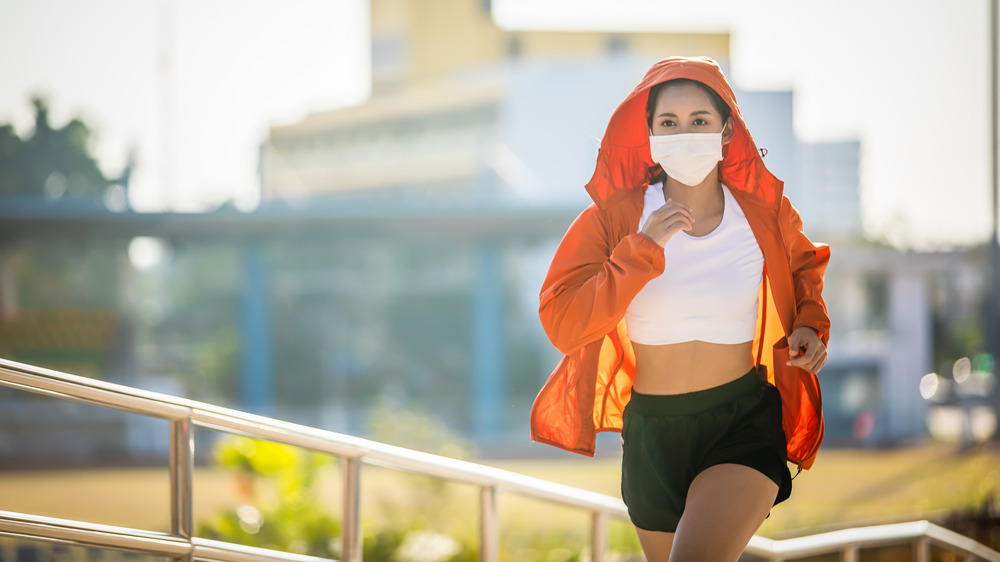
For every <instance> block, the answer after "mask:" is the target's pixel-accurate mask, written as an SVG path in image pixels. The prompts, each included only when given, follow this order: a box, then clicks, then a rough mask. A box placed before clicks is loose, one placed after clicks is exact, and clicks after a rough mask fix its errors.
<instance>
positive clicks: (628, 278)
mask: <svg viewBox="0 0 1000 562" xmlns="http://www.w3.org/2000/svg"><path fill="white" fill-rule="evenodd" d="M613 239H614V237H613V236H612V228H611V226H610V225H609V223H608V217H607V213H606V212H605V211H603V210H601V209H599V208H598V207H597V206H596V205H591V206H590V207H588V208H587V209H586V210H585V211H584V212H583V213H581V214H580V216H579V217H577V218H576V220H575V221H573V224H572V225H570V227H569V230H568V231H567V232H566V234H565V236H563V239H562V241H561V242H560V243H559V247H558V248H557V249H556V253H555V256H554V257H553V258H552V263H551V265H550V266H549V271H548V274H547V275H546V277H545V282H544V284H543V285H542V291H541V295H540V298H539V309H538V314H539V317H540V318H541V321H542V327H543V328H544V329H545V333H546V334H547V335H548V336H549V340H551V341H552V343H553V344H554V345H555V346H556V347H557V348H558V349H559V350H560V351H562V352H563V353H564V354H566V355H570V354H572V353H573V352H574V351H576V350H578V349H580V348H581V347H583V346H584V345H586V344H588V343H590V342H592V341H595V340H598V339H600V338H602V337H604V336H605V335H606V334H608V333H609V332H611V331H612V330H613V329H614V328H615V327H616V326H617V325H618V323H619V322H621V320H622V318H623V317H624V316H625V311H626V309H627V308H628V305H629V303H630V302H632V298H633V297H634V296H635V295H636V294H637V293H638V292H639V291H640V290H641V289H642V288H643V287H644V286H645V285H646V283H647V282H649V280H651V279H653V278H655V277H657V276H658V275H660V274H661V273H663V267H664V261H663V248H662V247H661V246H660V245H659V244H657V243H656V242H654V241H653V240H652V239H650V238H649V237H647V236H646V235H645V234H642V233H640V232H634V233H631V234H628V235H626V236H625V237H624V238H622V239H621V241H620V242H618V243H617V244H614V242H613ZM612 244H614V246H612Z"/></svg>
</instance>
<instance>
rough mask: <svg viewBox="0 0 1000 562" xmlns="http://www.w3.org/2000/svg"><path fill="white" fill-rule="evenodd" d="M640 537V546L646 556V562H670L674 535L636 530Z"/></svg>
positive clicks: (637, 528)
mask: <svg viewBox="0 0 1000 562" xmlns="http://www.w3.org/2000/svg"><path fill="white" fill-rule="evenodd" d="M635 532H636V534H638V535H639V544H640V545H642V553H643V554H644V555H646V562H667V561H668V560H670V548H671V547H672V546H673V544H674V534H673V533H664V532H663V531H647V530H645V529H640V528H639V527H636V528H635Z"/></svg>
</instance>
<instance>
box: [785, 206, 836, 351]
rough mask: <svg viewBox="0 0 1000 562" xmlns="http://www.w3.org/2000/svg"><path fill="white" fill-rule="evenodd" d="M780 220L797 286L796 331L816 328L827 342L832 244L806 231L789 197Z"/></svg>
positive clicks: (828, 336) (794, 329)
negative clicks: (825, 276)
mask: <svg viewBox="0 0 1000 562" xmlns="http://www.w3.org/2000/svg"><path fill="white" fill-rule="evenodd" d="M778 221H779V223H780V225H781V233H782V237H783V238H784V242H785V249H786V251H787V252H788V262H789V265H790V266H791V270H792V284H793V287H794V289H795V321H794V323H793V324H792V331H793V333H794V332H795V331H796V330H797V329H798V328H801V327H809V328H812V329H813V330H815V331H816V333H817V334H818V335H819V338H820V340H821V341H822V343H823V345H824V346H826V345H827V344H828V343H829V341H830V316H829V315H828V314H827V310H826V303H825V302H824V301H823V274H824V272H825V271H826V265H827V263H828V262H829V261H830V247H829V246H827V245H826V244H815V243H813V242H812V241H810V240H809V238H808V237H806V235H805V233H804V232H803V231H802V218H801V217H800V216H799V213H798V211H796V210H795V208H794V207H793V206H792V204H791V202H789V200H788V198H787V197H784V198H783V199H782V201H781V207H780V208H779V209H778Z"/></svg>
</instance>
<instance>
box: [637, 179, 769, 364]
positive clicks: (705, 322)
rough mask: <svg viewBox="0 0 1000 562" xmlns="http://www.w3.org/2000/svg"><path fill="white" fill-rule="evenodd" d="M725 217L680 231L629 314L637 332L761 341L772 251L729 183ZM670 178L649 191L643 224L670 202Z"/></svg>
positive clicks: (662, 340)
mask: <svg viewBox="0 0 1000 562" xmlns="http://www.w3.org/2000/svg"><path fill="white" fill-rule="evenodd" d="M722 193H723V199H724V201H725V203H724V204H725V207H724V210H723V213H722V222H721V223H719V226H718V227H716V229H715V230H713V231H712V232H710V233H708V234H706V235H705V236H691V235H690V234H688V233H686V232H683V231H681V232H678V233H676V234H674V235H673V236H671V237H670V240H669V241H667V245H666V247H665V248H664V249H663V255H664V258H665V260H666V267H665V269H664V272H663V274H662V275H660V276H659V277H656V278H655V279H653V280H651V281H650V282H649V283H646V286H645V287H643V288H642V290H641V291H639V294H637V295H636V296H635V298H633V299H632V303H631V304H630V305H629V307H628V310H627V311H626V313H625V327H626V329H627V330H628V335H629V339H631V340H632V341H634V342H636V343H641V344H649V345H662V344H669V343H680V342H687V341H693V340H700V341H704V342H710V343H723V344H731V343H742V342H746V341H751V340H753V337H754V330H755V329H756V323H757V306H758V303H757V300H758V299H757V297H758V293H759V291H760V283H761V280H762V277H763V270H764V256H763V255H762V254H761V252H760V247H759V246H758V245H757V239H756V238H754V235H753V231H751V230H750V225H749V224H748V223H747V218H746V215H744V214H743V209H741V208H740V206H739V204H737V203H736V200H735V199H733V195H732V193H730V192H729V188H727V187H726V186H725V185H723V186H722ZM665 203H666V202H665V201H664V198H663V184H662V183H657V184H653V185H650V186H649V188H648V189H647V190H646V199H645V202H644V203H643V211H642V218H641V219H640V220H639V229H640V230H641V229H642V225H643V224H645V222H646V219H647V218H648V217H649V215H650V213H652V212H653V211H655V210H656V209H659V208H660V207H662V206H663V205H664V204H665Z"/></svg>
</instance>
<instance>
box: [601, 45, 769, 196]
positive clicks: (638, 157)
mask: <svg viewBox="0 0 1000 562" xmlns="http://www.w3.org/2000/svg"><path fill="white" fill-rule="evenodd" d="M677 78H688V79H691V80H696V81H698V82H701V83H703V84H705V85H707V86H708V87H710V88H712V89H713V90H715V91H716V92H717V93H718V94H719V96H721V97H722V99H723V101H725V102H726V104H728V105H729V107H730V109H732V119H733V124H734V125H735V127H734V134H733V138H732V140H731V141H730V142H729V143H728V144H726V145H725V146H724V147H723V151H722V154H723V159H722V162H721V164H720V165H719V179H720V180H721V181H722V182H723V183H725V184H726V185H727V186H729V188H730V189H739V190H741V191H744V192H746V193H749V194H752V195H755V196H756V197H757V198H758V199H760V200H762V201H763V202H765V203H772V204H773V203H774V202H776V201H780V200H781V195H782V192H783V187H784V184H783V182H781V180H779V179H777V178H776V177H774V175H773V174H771V172H769V171H768V170H767V168H766V167H765V166H764V162H763V160H762V159H761V153H760V151H759V150H757V145H756V144H754V141H753V137H751V136H750V131H749V130H748V129H747V126H746V123H745V122H744V121H743V116H742V115H741V114H740V110H739V108H738V107H737V105H736V96H735V95H733V89H732V88H731V87H730V86H729V82H727V81H726V77H725V76H724V75H723V74H722V68H720V67H719V64H718V63H717V62H715V61H714V60H712V59H710V58H708V57H694V58H688V57H670V58H666V59H663V60H661V61H660V62H658V63H656V64H654V65H653V67H652V68H650V69H649V72H647V73H646V76H645V78H643V79H642V82H640V83H639V85H638V86H636V87H635V89H634V90H633V91H632V93H631V94H629V96H628V97H627V98H625V101H623V102H622V103H621V105H619V106H618V109H616V110H615V112H614V114H612V116H611V121H610V122H609V123H608V128H607V130H606V131H605V133H604V138H603V139H601V149H600V152H599V153H598V155H597V167H596V169H595V170H594V175H593V177H591V179H590V181H589V182H587V192H588V193H590V196H591V198H592V199H593V200H594V202H595V203H596V204H597V206H598V207H601V208H604V207H606V206H607V205H609V204H610V203H612V202H614V201H616V200H617V199H618V197H620V196H622V195H625V194H627V193H628V192H630V191H632V190H633V189H636V188H644V187H645V186H648V185H649V182H650V180H651V179H652V178H653V177H654V176H655V175H656V173H657V172H659V167H658V166H657V165H656V163H655V162H653V159H652V157H651V156H650V152H649V129H648V127H647V124H646V102H647V100H648V99H649V89H650V88H651V87H653V86H655V85H656V84H659V83H661V82H666V81H668V80H674V79H677Z"/></svg>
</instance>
